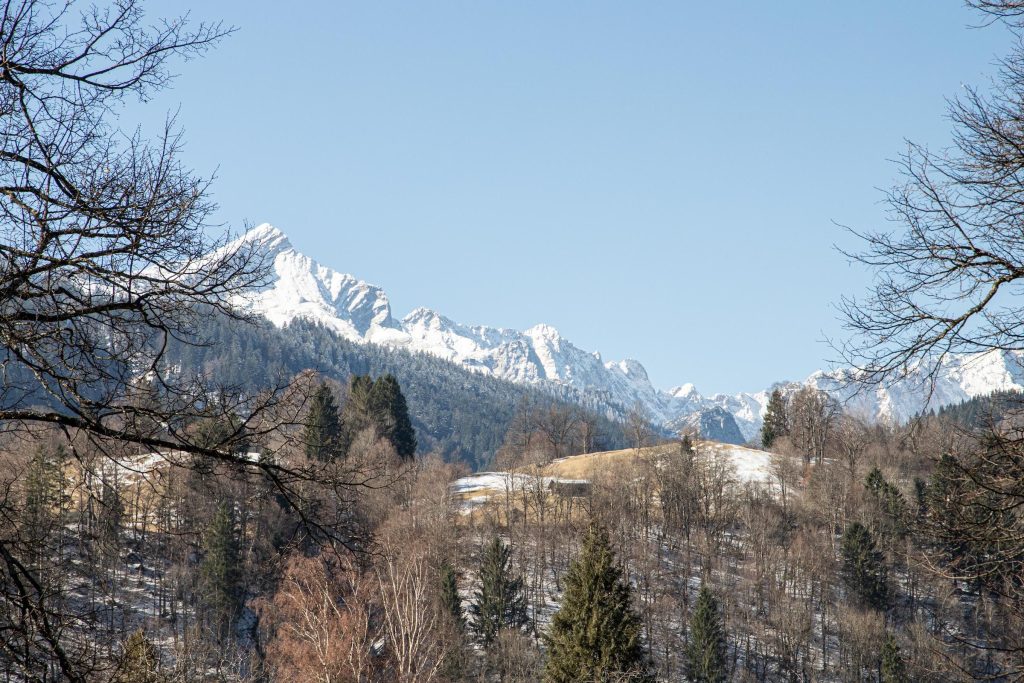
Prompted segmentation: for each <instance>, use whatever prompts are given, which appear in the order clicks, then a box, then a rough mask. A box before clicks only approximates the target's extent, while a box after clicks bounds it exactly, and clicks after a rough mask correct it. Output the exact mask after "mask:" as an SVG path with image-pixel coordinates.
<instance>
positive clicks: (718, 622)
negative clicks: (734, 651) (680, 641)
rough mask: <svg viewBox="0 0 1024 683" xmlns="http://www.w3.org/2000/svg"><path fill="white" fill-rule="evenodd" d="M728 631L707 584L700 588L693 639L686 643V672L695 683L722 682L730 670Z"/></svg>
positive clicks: (692, 629) (693, 617)
mask: <svg viewBox="0 0 1024 683" xmlns="http://www.w3.org/2000/svg"><path fill="white" fill-rule="evenodd" d="M725 647H726V642H725V629H724V627H723V626H722V616H721V614H720V613H719V610H718V599H717V598H716V597H715V594H714V593H712V592H711V589H710V588H708V587H707V585H702V586H701V587H700V593H699V594H698V595H697V605H696V607H695V608H694V610H693V615H691V617H690V638H689V640H688V641H687V644H686V672H687V676H688V679H687V680H690V681H694V683H719V682H720V681H724V680H726V677H727V675H728V672H729V669H728V666H727V665H726V660H725V654H726V651H725Z"/></svg>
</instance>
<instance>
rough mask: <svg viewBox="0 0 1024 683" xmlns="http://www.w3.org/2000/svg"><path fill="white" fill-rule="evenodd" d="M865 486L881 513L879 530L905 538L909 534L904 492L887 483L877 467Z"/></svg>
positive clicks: (872, 471) (869, 475)
mask: <svg viewBox="0 0 1024 683" xmlns="http://www.w3.org/2000/svg"><path fill="white" fill-rule="evenodd" d="M864 486H865V488H866V489H867V491H868V495H869V497H870V498H871V500H872V501H873V502H874V504H875V507H876V509H877V510H878V512H879V516H880V520H879V524H878V529H877V530H878V531H879V532H881V533H882V534H884V535H888V536H896V537H898V536H903V535H904V534H905V533H906V532H907V501H906V499H905V498H904V497H903V492H902V491H900V490H899V489H898V488H896V487H895V486H893V485H892V484H890V483H889V482H888V481H886V479H885V476H884V475H883V474H882V471H881V470H880V469H878V468H877V467H874V468H872V469H871V472H869V473H868V476H867V479H866V480H865V482H864Z"/></svg>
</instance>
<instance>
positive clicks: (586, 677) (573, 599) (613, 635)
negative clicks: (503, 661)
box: [544, 527, 650, 683]
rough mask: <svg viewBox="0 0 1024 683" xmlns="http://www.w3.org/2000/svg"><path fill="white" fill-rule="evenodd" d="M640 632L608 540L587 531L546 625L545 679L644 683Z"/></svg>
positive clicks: (552, 682) (558, 682) (602, 534)
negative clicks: (561, 594)
mask: <svg viewBox="0 0 1024 683" xmlns="http://www.w3.org/2000/svg"><path fill="white" fill-rule="evenodd" d="M640 630H641V629H640V620H639V618H638V617H637V616H636V614H635V613H634V612H633V608H632V604H631V589H630V585H629V583H628V582H627V581H626V580H624V579H623V577H622V571H621V570H620V569H619V568H618V566H616V564H615V554H614V553H613V552H612V549H611V545H610V543H609V542H608V535H607V533H606V532H605V531H604V530H603V529H600V528H598V527H592V528H591V529H590V531H589V533H588V534H587V537H586V539H585V540H584V542H583V548H582V550H581V551H580V554H579V557H577V558H576V559H575V560H574V561H573V562H572V564H571V565H569V570H568V572H567V573H566V576H565V596H564V597H563V599H562V604H561V606H560V607H559V609H558V612H556V613H555V616H554V617H553V619H552V621H551V630H550V632H549V634H548V636H547V641H548V660H547V665H546V667H545V671H544V678H545V680H546V681H549V682H550V683H570V682H571V681H589V682H593V683H597V682H598V681H608V680H630V681H646V680H650V676H649V674H648V670H647V661H646V656H645V654H644V650H643V644H642V643H641V640H640Z"/></svg>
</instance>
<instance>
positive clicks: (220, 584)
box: [199, 503, 242, 639]
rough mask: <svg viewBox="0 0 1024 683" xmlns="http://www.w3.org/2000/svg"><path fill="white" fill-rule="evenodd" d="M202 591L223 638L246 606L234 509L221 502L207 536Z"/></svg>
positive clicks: (201, 566)
mask: <svg viewBox="0 0 1024 683" xmlns="http://www.w3.org/2000/svg"><path fill="white" fill-rule="evenodd" d="M202 550H203V556H202V560H201V561H200V563H199V591H200V596H201V602H202V603H203V604H204V605H205V606H206V611H207V616H208V623H209V625H210V627H211V628H212V629H213V631H214V633H215V634H216V635H217V637H218V638H220V639H225V638H227V636H228V635H229V633H230V631H231V628H232V626H234V623H235V620H236V619H237V618H238V614H239V612H240V611H241V607H242V576H241V568H240V567H241V553H240V551H239V548H238V539H237V537H236V536H235V516H234V510H233V508H232V507H231V506H230V504H228V503H221V504H220V505H218V506H217V511H216V512H215V513H214V515H213V519H212V520H211V522H210V526H209V527H208V528H207V530H206V534H205V536H204V538H203V548H202Z"/></svg>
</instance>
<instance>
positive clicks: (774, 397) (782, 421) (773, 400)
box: [761, 389, 789, 448]
mask: <svg viewBox="0 0 1024 683" xmlns="http://www.w3.org/2000/svg"><path fill="white" fill-rule="evenodd" d="M787 434H789V419H788V417H787V415H786V402H785V400H783V398H782V392H781V391H779V390H778V389H775V390H773V391H772V393H771V396H769V397H768V408H767V410H766V412H765V414H764V423H763V424H762V425H761V445H762V446H764V447H765V448H771V447H772V444H773V443H775V440H776V439H778V438H779V437H780V436H786V435H787Z"/></svg>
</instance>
